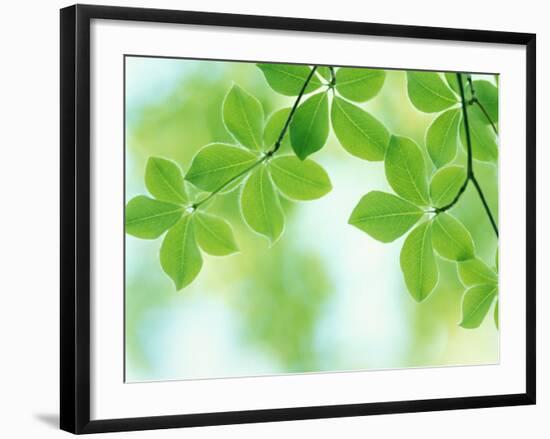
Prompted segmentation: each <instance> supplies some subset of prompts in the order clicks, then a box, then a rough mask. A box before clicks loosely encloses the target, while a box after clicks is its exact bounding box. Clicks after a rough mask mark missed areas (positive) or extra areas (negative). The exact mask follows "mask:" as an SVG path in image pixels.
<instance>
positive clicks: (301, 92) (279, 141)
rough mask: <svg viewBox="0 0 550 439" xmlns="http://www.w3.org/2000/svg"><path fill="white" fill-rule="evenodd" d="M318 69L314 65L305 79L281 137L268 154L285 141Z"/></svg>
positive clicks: (276, 149)
mask: <svg viewBox="0 0 550 439" xmlns="http://www.w3.org/2000/svg"><path fill="white" fill-rule="evenodd" d="M316 70H317V66H313V68H312V69H311V71H310V72H309V75H308V77H307V78H306V80H305V81H304V84H303V85H302V89H301V90H300V93H299V94H298V96H297V97H296V100H295V101H294V105H293V106H292V109H291V110H290V113H289V114H288V117H287V118H286V122H285V124H284V126H283V129H282V130H281V132H280V134H279V137H278V138H277V141H276V142H275V145H273V148H272V149H271V150H270V151H268V152H267V155H268V156H272V155H273V154H275V153H276V152H277V151H278V150H279V148H280V147H281V143H282V142H283V138H284V137H285V134H286V132H287V130H288V127H289V125H290V122H291V121H292V117H293V116H294V113H296V109H297V108H298V105H299V104H300V101H301V100H302V96H303V95H304V93H305V91H306V88H307V86H308V84H309V81H310V80H311V78H312V77H313V75H314V74H315V71H316Z"/></svg>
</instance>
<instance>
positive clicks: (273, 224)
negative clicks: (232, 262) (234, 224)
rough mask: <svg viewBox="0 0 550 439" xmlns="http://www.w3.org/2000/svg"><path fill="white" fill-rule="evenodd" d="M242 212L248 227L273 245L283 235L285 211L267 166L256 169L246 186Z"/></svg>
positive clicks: (243, 193)
mask: <svg viewBox="0 0 550 439" xmlns="http://www.w3.org/2000/svg"><path fill="white" fill-rule="evenodd" d="M241 211H242V214H243V218H244V220H245V222H246V223H247V224H248V226H249V227H250V228H251V229H252V230H254V231H255V232H257V233H259V234H260V235H264V236H265V237H267V238H268V239H269V240H270V242H271V244H272V245H273V244H274V243H275V241H277V239H278V238H279V237H280V236H281V234H282V233H283V229H284V226H285V217H284V213H283V209H282V208H281V204H280V201H279V195H278V194H277V192H276V191H275V188H274V187H273V183H272V182H271V178H270V177H269V173H268V171H267V169H266V167H265V166H260V167H259V168H258V169H255V170H254V172H252V174H251V175H250V177H249V178H248V180H247V181H246V183H245V184H244V187H243V190H242V193H241Z"/></svg>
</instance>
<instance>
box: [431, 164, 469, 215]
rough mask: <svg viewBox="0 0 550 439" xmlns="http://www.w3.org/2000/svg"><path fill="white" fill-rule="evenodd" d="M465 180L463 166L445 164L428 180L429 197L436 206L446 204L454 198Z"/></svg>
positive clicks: (440, 206)
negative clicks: (445, 165)
mask: <svg viewBox="0 0 550 439" xmlns="http://www.w3.org/2000/svg"><path fill="white" fill-rule="evenodd" d="M465 181H466V170H465V169H464V167H463V166H447V167H445V168H441V169H440V170H439V171H437V172H436V173H435V174H434V175H433V177H432V181H431V182H430V198H431V199H432V205H433V206H434V207H437V208H442V207H445V206H448V205H449V204H450V203H452V202H453V200H454V199H455V198H456V196H457V194H458V192H459V191H460V188H461V187H462V185H463V184H464V182H465Z"/></svg>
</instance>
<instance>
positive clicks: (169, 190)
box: [145, 157, 188, 204]
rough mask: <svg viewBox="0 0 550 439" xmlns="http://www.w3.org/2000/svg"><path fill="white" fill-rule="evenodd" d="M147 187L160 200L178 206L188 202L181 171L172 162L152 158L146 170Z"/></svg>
mask: <svg viewBox="0 0 550 439" xmlns="http://www.w3.org/2000/svg"><path fill="white" fill-rule="evenodd" d="M145 186H147V190H148V191H149V192H150V193H151V195H153V197H155V198H156V199H158V200H161V201H169V202H171V203H176V204H185V203H186V202H187V201H188V198H187V194H186V193H185V187H184V182H183V175H182V173H181V169H180V167H179V166H178V165H177V164H176V163H174V162H173V161H171V160H166V159H163V158H160V157H151V158H150V159H149V160H148V161H147V166H146V168H145Z"/></svg>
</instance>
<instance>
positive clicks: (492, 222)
mask: <svg viewBox="0 0 550 439" xmlns="http://www.w3.org/2000/svg"><path fill="white" fill-rule="evenodd" d="M471 180H472V183H473V184H474V186H475V188H476V190H477V193H478V195H479V198H480V199H481V202H482V203H483V207H484V208H485V212H487V216H488V217H489V220H490V221H491V225H492V226H493V230H494V231H495V235H497V238H498V227H497V223H496V221H495V219H494V218H493V215H492V214H491V209H489V205H488V204H487V200H486V199H485V195H483V191H482V190H481V186H480V185H479V182H478V181H477V179H476V178H475V177H474V176H472V178H471Z"/></svg>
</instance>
